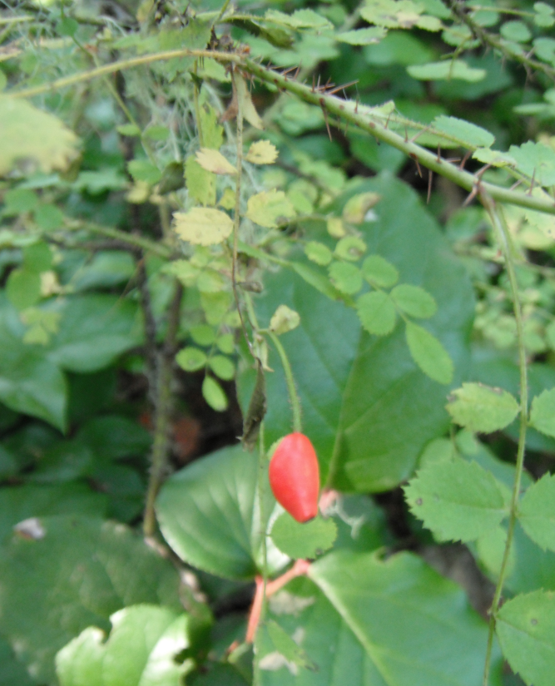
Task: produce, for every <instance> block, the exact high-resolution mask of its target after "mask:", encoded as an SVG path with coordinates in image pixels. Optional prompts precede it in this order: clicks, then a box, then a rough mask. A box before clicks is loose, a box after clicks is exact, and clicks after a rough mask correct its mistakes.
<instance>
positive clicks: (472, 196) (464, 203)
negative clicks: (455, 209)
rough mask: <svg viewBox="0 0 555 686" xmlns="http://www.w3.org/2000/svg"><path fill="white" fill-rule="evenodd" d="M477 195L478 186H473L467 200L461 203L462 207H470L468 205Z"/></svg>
mask: <svg viewBox="0 0 555 686" xmlns="http://www.w3.org/2000/svg"><path fill="white" fill-rule="evenodd" d="M477 195H478V185H476V186H474V188H473V189H472V192H471V193H470V195H469V196H468V198H467V199H466V200H465V201H464V202H463V204H462V206H463V207H467V206H468V205H470V203H471V202H472V201H473V200H474V198H475V197H476V196H477Z"/></svg>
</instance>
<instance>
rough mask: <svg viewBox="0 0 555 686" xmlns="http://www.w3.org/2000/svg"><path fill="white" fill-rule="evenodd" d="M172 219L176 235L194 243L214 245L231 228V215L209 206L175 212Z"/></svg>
mask: <svg viewBox="0 0 555 686" xmlns="http://www.w3.org/2000/svg"><path fill="white" fill-rule="evenodd" d="M173 219H174V229H175V231H176V233H177V235H178V236H179V237H180V238H181V239H182V240H184V241H189V243H193V244H194V245H216V244H217V243H221V242H222V241H224V240H225V239H226V238H227V237H228V236H229V235H230V234H231V232H232V230H233V221H232V219H231V217H230V216H229V215H227V214H226V213H225V212H220V210H214V209H211V208H201V207H193V209H192V210H189V212H176V213H175V214H174V215H173Z"/></svg>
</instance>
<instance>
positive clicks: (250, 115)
mask: <svg viewBox="0 0 555 686" xmlns="http://www.w3.org/2000/svg"><path fill="white" fill-rule="evenodd" d="M233 93H234V96H235V97H236V98H237V102H238V103H239V105H240V107H241V110H242V112H243V117H244V118H245V119H246V120H247V121H248V122H249V124H250V125H251V126H254V128H255V129H263V128H264V122H263V121H262V119H261V118H260V117H259V116H258V112H257V111H256V108H255V106H254V104H253V101H252V96H251V92H250V90H249V87H248V85H247V82H246V81H245V79H244V78H243V77H242V76H241V75H240V74H238V73H237V71H234V72H233Z"/></svg>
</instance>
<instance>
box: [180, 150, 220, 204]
mask: <svg viewBox="0 0 555 686" xmlns="http://www.w3.org/2000/svg"><path fill="white" fill-rule="evenodd" d="M185 182H186V185H187V191H188V193H189V196H190V197H191V198H192V199H193V200H196V202H198V203H200V204H201V205H215V204H216V177H215V176H214V174H212V173H211V172H209V171H206V169H203V168H202V167H201V166H200V164H199V163H198V162H197V161H196V160H195V158H194V157H193V156H192V155H191V156H189V157H188V158H187V160H186V161H185Z"/></svg>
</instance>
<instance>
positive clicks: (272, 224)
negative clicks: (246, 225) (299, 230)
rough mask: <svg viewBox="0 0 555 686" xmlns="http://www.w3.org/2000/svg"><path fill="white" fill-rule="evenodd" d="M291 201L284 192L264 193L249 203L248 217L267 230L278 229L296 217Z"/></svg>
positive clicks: (258, 194)
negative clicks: (280, 224) (281, 224)
mask: <svg viewBox="0 0 555 686" xmlns="http://www.w3.org/2000/svg"><path fill="white" fill-rule="evenodd" d="M295 214H296V213H295V210H294V208H293V205H292V204H291V201H290V200H289V199H288V198H287V197H286V195H285V193H284V192H283V191H276V190H271V191H262V192H261V193H256V195H251V197H250V198H249V199H248V201H247V217H248V218H249V219H250V220H251V221H252V222H254V223H255V224H259V225H260V226H264V227H265V228H267V229H276V228H277V227H278V223H279V222H282V221H286V220H287V219H291V218H292V217H294V216H295Z"/></svg>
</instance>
